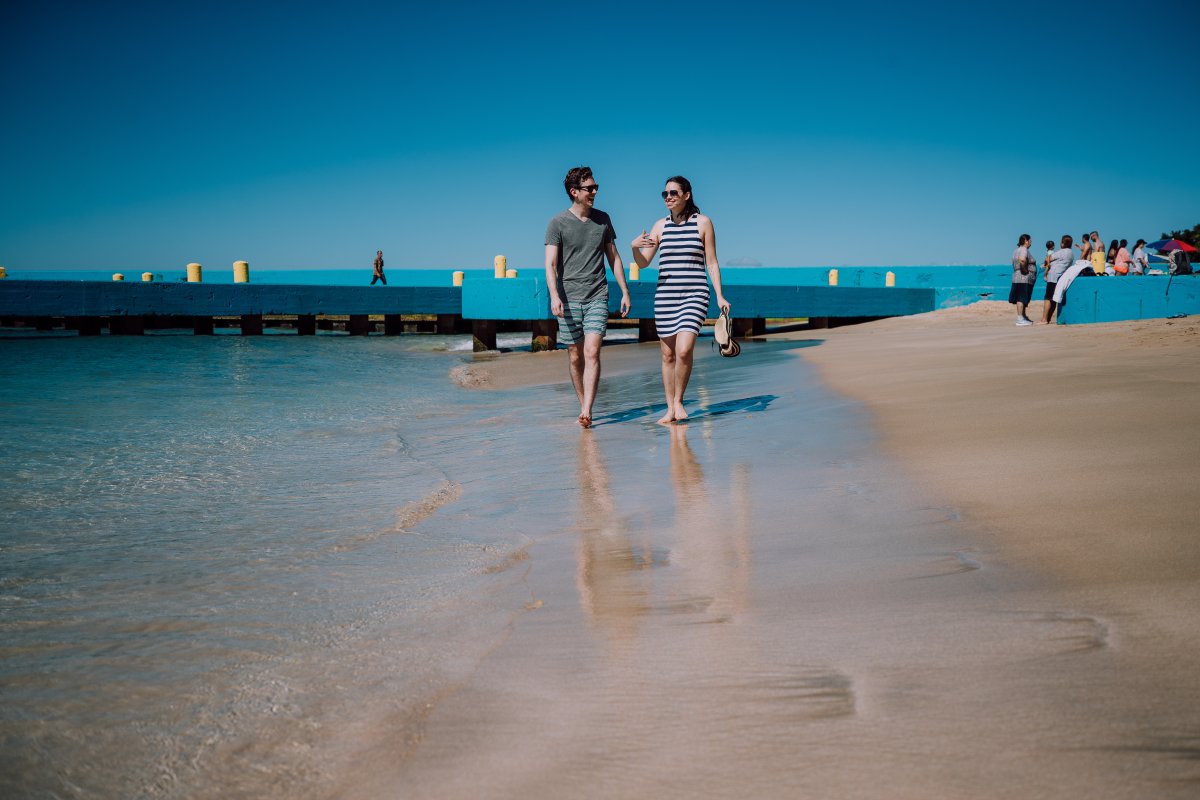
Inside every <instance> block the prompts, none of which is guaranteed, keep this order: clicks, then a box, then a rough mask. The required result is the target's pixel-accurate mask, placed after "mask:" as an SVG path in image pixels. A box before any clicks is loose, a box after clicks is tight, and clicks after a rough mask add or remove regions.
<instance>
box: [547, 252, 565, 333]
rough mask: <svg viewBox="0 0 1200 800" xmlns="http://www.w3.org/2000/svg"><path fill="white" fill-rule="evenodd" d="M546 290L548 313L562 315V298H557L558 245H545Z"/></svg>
mask: <svg viewBox="0 0 1200 800" xmlns="http://www.w3.org/2000/svg"><path fill="white" fill-rule="evenodd" d="M546 288H547V289H548V290H549V292H550V313H551V314H553V315H554V316H556V317H561V316H562V315H563V304H562V298H561V297H559V296H558V245H556V244H548V245H546Z"/></svg>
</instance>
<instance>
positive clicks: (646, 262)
mask: <svg viewBox="0 0 1200 800" xmlns="http://www.w3.org/2000/svg"><path fill="white" fill-rule="evenodd" d="M662 228H663V221H662V220H661V219H660V220H659V221H658V222H656V223H654V227H653V228H651V229H650V233H648V234H647V233H646V231H644V230H643V231H642V232H641V233H640V234H638V235H637V236H635V237H634V239H633V260H634V261H636V262H637V265H638V269H645V268H646V267H648V266H650V262H651V261H653V260H654V254H655V253H657V252H658V243H659V241H660V240H661V239H662Z"/></svg>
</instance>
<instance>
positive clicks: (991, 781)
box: [348, 303, 1200, 798]
mask: <svg viewBox="0 0 1200 800" xmlns="http://www.w3.org/2000/svg"><path fill="white" fill-rule="evenodd" d="M1011 316H1012V315H1011V312H1010V309H1009V307H1008V305H1007V304H1005V303H981V304H976V305H974V306H971V307H967V308H960V309H950V310H943V311H939V312H934V313H932V314H925V315H919V316H914V317H908V318H897V319H891V320H884V321H879V322H875V323H869V324H864V325H859V326H853V327H845V328H837V329H832V330H814V331H803V332H794V333H785V334H776V335H769V336H767V337H765V339H766V340H768V341H764V342H762V343H756V342H748V343H747V344H746V346H745V347H744V349H743V353H744V354H746V353H750V354H754V353H755V352H756V348H763V347H767V348H770V347H780V346H782V345H781V344H780V342H779V341H778V340H787V342H789V343H790V345H795V347H794V348H793V349H784V350H780V351H778V353H777V354H776V355H777V356H778V359H777V360H779V361H782V362H784V363H783V366H782V367H781V366H780V365H779V364H777V363H774V362H772V363H770V364H766V363H757V364H756V363H753V362H752V360H751V359H753V358H755V357H756V356H753V355H752V356H751V359H745V358H744V357H742V358H739V359H738V360H737V361H739V362H743V363H742V364H739V365H738V369H742V372H740V373H739V372H738V371H737V369H735V368H734V367H732V366H730V364H729V362H727V361H726V362H722V360H721V359H719V358H714V357H713V356H711V355H710V354H708V353H707V351H705V350H704V348H703V347H701V348H700V349H699V350H698V353H699V358H698V363H697V376H698V377H697V379H696V381H695V383H694V385H695V386H697V388H698V390H699V391H698V393H697V394H695V395H693V397H694V402H695V403H697V404H705V405H710V404H712V403H713V402H714V401H715V399H717V398H719V397H720V396H721V395H722V393H723V392H724V393H728V392H731V391H732V392H741V393H743V394H749V395H752V396H755V397H772V398H773V397H776V395H775V394H766V392H768V391H771V385H772V383H774V384H775V386H776V389H775V391H776V392H777V394H778V398H777V399H776V400H775V401H774V403H773V404H771V405H770V409H769V410H768V411H767V413H764V414H757V415H750V417H749V418H748V419H752V420H753V421H752V422H751V421H747V422H745V423H744V424H741V425H740V427H737V428H731V427H728V426H727V427H725V428H722V427H721V425H722V424H725V423H723V422H720V420H716V421H714V420H706V421H702V420H695V421H693V422H692V424H690V425H688V426H676V427H675V428H674V429H672V430H670V431H666V432H659V436H658V439H657V440H656V441H657V442H658V444H653V443H651V442H649V441H648V439H650V438H651V437H653V436H654V434H655V431H653V430H650V428H654V427H655V426H649V428H647V427H646V426H642V429H641V430H639V431H634V432H633V434H632V435H631V434H630V433H628V432H627V431H626V429H625V428H622V427H620V426H613V427H612V428H611V429H609V428H606V427H605V426H604V425H598V426H597V428H596V429H594V430H593V431H591V432H588V433H587V434H583V433H581V434H580V436H581V439H580V443H579V445H578V447H579V454H578V465H579V466H578V470H579V472H578V475H577V476H576V477H577V480H576V481H575V486H576V488H575V490H574V492H573V493H572V494H571V495H569V496H567V497H565V498H562V501H563V502H573V503H575V504H576V513H577V517H578V519H579V523H578V529H577V530H575V531H569V532H564V538H563V539H562V540H561V541H557V542H548V541H543V542H540V543H537V544H535V545H533V546H532V547H531V548H530V550H529V553H528V556H529V558H528V560H527V561H523V562H522V564H521V569H522V572H521V576H520V580H521V582H522V584H523V586H525V587H526V588H527V590H528V591H529V597H530V598H531V600H530V602H529V603H528V604H527V605H526V609H525V613H523V614H522V615H519V616H518V617H517V618H516V620H515V621H514V625H513V628H512V631H511V634H510V635H509V637H508V638H507V639H506V641H505V642H504V643H503V644H501V645H500V646H498V647H497V648H496V650H495V651H494V652H493V653H492V654H491V655H490V656H489V657H488V658H487V659H486V660H484V661H483V662H482V663H481V664H480V665H479V667H478V669H477V670H476V672H475V673H474V675H473V677H472V678H471V680H469V681H467V682H466V683H465V684H464V685H462V686H460V687H459V688H458V689H457V690H456V691H455V692H454V693H453V694H452V695H450V696H448V697H447V698H445V699H444V701H443V702H442V703H441V704H440V705H439V707H438V708H437V709H435V710H433V712H432V713H431V714H430V715H429V717H428V720H427V721H426V724H425V727H424V728H423V731H422V734H421V744H420V745H419V746H418V747H415V748H414V749H413V750H412V751H411V752H410V753H408V754H407V756H406V757H405V758H404V759H403V760H402V762H401V763H399V764H394V765H393V768H392V769H388V770H382V771H381V770H380V769H378V767H379V765H378V764H373V765H372V766H373V772H374V774H376V775H377V776H378V781H377V782H375V781H372V782H371V784H370V785H369V786H366V787H364V786H361V785H360V786H357V787H356V788H354V789H352V790H348V794H349V795H351V796H362V797H366V796H370V795H371V794H372V792H373V791H378V790H381V789H382V788H383V787H385V786H386V787H403V791H402V792H401V793H400V794H398V795H396V796H427V797H433V796H438V797H468V796H476V795H477V794H478V793H479V792H481V791H482V792H483V793H484V794H486V795H487V796H491V797H556V796H567V795H570V796H577V797H643V796H668V797H693V796H709V797H732V796H745V795H746V794H750V795H753V796H764V797H795V796H810V797H864V798H866V797H881V796H887V797H902V798H907V797H912V798H917V797H922V798H927V797H968V796H969V797H1023V796H1045V797H1089V798H1094V797H1113V798H1137V797H1188V796H1194V793H1195V791H1196V787H1197V785H1198V783H1200V768H1198V767H1197V762H1198V759H1200V677H1198V676H1197V673H1196V670H1195V668H1194V665H1195V663H1196V660H1197V656H1200V626H1198V624H1197V622H1196V615H1195V609H1196V608H1197V607H1198V601H1200V589H1198V587H1200V582H1197V580H1196V578H1197V577H1198V575H1197V573H1198V571H1200V542H1198V541H1197V538H1196V536H1195V520H1196V519H1198V518H1200V503H1198V502H1197V500H1196V497H1195V495H1194V494H1193V493H1192V492H1191V484H1192V483H1193V482H1194V481H1193V478H1192V475H1191V470H1192V469H1193V468H1194V466H1195V464H1196V457H1197V455H1198V454H1200V428H1198V427H1197V426H1196V425H1195V424H1194V423H1192V422H1191V421H1190V420H1189V411H1188V409H1189V408H1190V405H1191V403H1192V402H1193V398H1194V397H1195V391H1196V390H1197V389H1198V388H1200V386H1198V384H1200V351H1198V350H1197V347H1196V345H1197V341H1198V337H1200V324H1197V322H1196V321H1194V320H1190V319H1183V320H1156V321H1145V322H1131V323H1113V324H1105V325H1093V326H1079V327H1034V328H1025V329H1022V328H1016V327H1015V326H1013V325H1012V320H1011ZM769 340H776V343H775V344H774V345H772V344H770V343H769ZM655 352H656V350H655V348H654V347H653V345H621V346H616V347H611V348H606V350H605V352H604V368H605V372H604V376H605V377H604V380H605V381H607V382H608V383H607V384H606V386H609V387H612V386H619V385H622V384H628V383H630V382H634V381H641V382H642V383H643V384H644V385H645V386H646V387H651V388H649V389H648V391H653V389H652V387H653V383H654V380H655V379H656V377H657V376H656V370H655V366H656V365H655V363H654V358H655V356H654V353H655ZM797 359H799V360H802V361H804V362H806V363H807V364H811V365H815V367H816V369H817V370H818V372H819V375H820V377H821V380H822V382H823V383H825V384H826V385H827V387H829V389H831V390H832V391H831V392H830V394H831V396H832V397H834V398H835V399H834V400H831V401H830V403H829V406H828V408H833V407H835V406H837V407H838V408H840V409H841V410H842V411H845V410H846V409H847V408H849V409H850V410H851V411H852V410H853V409H855V408H857V409H859V411H860V412H861V413H862V416H863V419H864V420H865V421H866V424H865V427H864V436H865V437H866V439H865V441H864V442H863V443H861V444H862V446H861V447H860V446H858V445H855V447H853V448H851V449H852V450H853V451H854V452H853V453H851V454H850V455H831V454H830V453H826V452H825V451H824V450H823V449H822V447H823V445H822V444H821V443H820V442H819V441H817V439H818V438H819V437H818V431H820V430H821V429H822V427H823V426H824V425H826V424H828V425H831V426H832V425H835V424H838V423H836V421H835V420H833V418H832V417H831V418H830V419H829V421H825V419H824V418H823V417H822V416H821V415H822V414H824V413H826V411H827V410H828V408H827V407H826V404H825V402H824V401H813V400H812V399H811V398H810V399H806V400H805V401H804V402H805V403H806V404H807V405H806V406H804V407H801V406H799V405H796V404H789V403H788V400H789V397H791V391H790V389H789V388H788V387H787V386H786V385H784V383H785V381H786V380H787V376H788V375H789V374H790V373H789V372H788V371H787V370H788V366H787V363H788V362H791V365H792V366H791V370H792V371H793V372H795V371H796V370H798V369H800V365H799V363H798V362H797ZM648 360H649V362H650V363H649V364H647V361H648ZM746 363H750V364H751V366H750V367H745V364H746ZM648 366H649V367H650V369H649V370H647V367H648ZM718 371H724V372H725V373H727V374H728V375H730V376H734V377H731V378H729V379H728V381H727V382H726V383H724V384H720V383H716V384H714V383H712V382H710V383H709V384H708V385H705V383H704V378H703V377H701V376H705V375H709V376H712V375H714V374H716V373H717V372H718ZM564 373H565V368H564V362H563V353H562V352H561V351H560V352H559V353H555V354H536V355H535V354H509V355H504V356H500V357H497V358H495V359H492V360H490V361H489V360H484V361H479V362H476V363H474V364H472V365H470V366H468V367H466V368H464V369H463V370H461V371H460V373H459V374H458V375H457V376H456V378H457V379H458V380H459V381H460V382H462V383H463V384H464V385H470V386H474V387H477V388H481V389H490V390H498V391H504V390H505V388H506V387H513V386H525V387H528V386H538V385H543V386H545V387H547V391H551V390H553V391H554V392H555V393H554V395H553V398H554V401H555V402H560V403H563V404H564V405H565V407H566V408H567V410H568V411H569V410H570V402H571V400H573V398H571V397H570V396H569V394H568V393H567V392H564V391H562V387H561V385H560V384H561V382H562V379H563V377H564ZM553 387H557V388H553ZM710 394H711V397H710V396H709V395H710ZM607 402H608V403H609V404H611V403H612V399H611V398H609V399H608V401H607ZM604 403H605V398H604V396H603V395H602V398H601V405H603V404H604ZM839 404H841V405H839ZM723 419H726V420H727V419H729V418H728V417H726V418H723ZM717 423H720V424H717ZM781 426H782V427H781ZM797 429H800V430H801V433H800V434H797V433H796V430H797ZM555 435H558V434H555ZM797 435H799V437H800V440H798V441H797V440H795V439H794V437H796V436H797ZM776 440H778V441H776ZM735 443H736V444H735ZM627 447H632V448H639V447H640V448H647V447H649V448H650V449H654V448H656V447H663V448H666V449H667V451H668V453H669V458H668V461H669V465H670V469H669V473H668V475H667V476H666V477H665V478H664V480H665V481H667V483H665V484H664V485H669V486H671V487H673V492H671V494H672V495H673V502H674V509H675V514H674V516H673V517H671V516H670V515H668V516H666V517H664V518H663V520H661V521H660V523H661V524H660V523H656V522H655V521H654V520H653V519H650V520H647V519H637V518H636V517H637V516H639V515H645V513H646V512H645V511H644V509H645V507H646V505H647V502H648V497H647V496H646V495H645V494H643V495H641V496H637V497H632V498H630V497H628V494H629V493H631V492H633V493H636V492H637V491H638V489H637V487H636V485H635V483H636V482H637V481H641V483H642V484H644V483H645V482H646V481H647V480H650V478H648V477H647V476H646V475H645V474H635V475H634V477H632V478H627V479H625V483H624V484H622V481H623V476H624V474H625V473H631V472H632V473H637V472H638V467H637V466H636V464H631V463H630V462H629V460H628V459H627V458H614V455H615V453H616V452H617V451H620V450H623V449H624V448H627ZM722 448H727V449H725V450H722ZM785 451H790V452H785ZM797 456H800V460H797ZM802 486H816V487H817V491H816V492H814V493H813V494H811V495H807V494H804V493H803V492H802V491H800V487H802ZM642 491H643V492H649V491H650V490H649V489H643V490H642ZM623 509H629V510H628V511H623ZM631 517H635V518H631ZM697 623H699V624H697ZM484 787H486V791H485V789H484Z"/></svg>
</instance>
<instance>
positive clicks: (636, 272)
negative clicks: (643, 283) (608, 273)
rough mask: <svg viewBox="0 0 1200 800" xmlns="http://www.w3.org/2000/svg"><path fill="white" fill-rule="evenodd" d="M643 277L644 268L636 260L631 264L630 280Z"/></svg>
mask: <svg viewBox="0 0 1200 800" xmlns="http://www.w3.org/2000/svg"><path fill="white" fill-rule="evenodd" d="M641 277H642V268H641V267H639V266H638V265H637V262H636V261H634V262H633V263H632V264H630V265H629V280H631V281H636V280H641Z"/></svg>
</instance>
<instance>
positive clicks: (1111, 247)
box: [1108, 239, 1119, 256]
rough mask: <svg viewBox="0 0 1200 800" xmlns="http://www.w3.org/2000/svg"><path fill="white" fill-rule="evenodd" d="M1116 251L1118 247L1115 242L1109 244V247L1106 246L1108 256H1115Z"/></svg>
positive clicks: (1114, 240)
mask: <svg viewBox="0 0 1200 800" xmlns="http://www.w3.org/2000/svg"><path fill="white" fill-rule="evenodd" d="M1118 249H1119V246H1118V245H1117V240H1116V239H1113V240H1112V243H1111V244H1109V246H1108V254H1109V255H1112V256H1115V255H1116V254H1117V250H1118Z"/></svg>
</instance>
